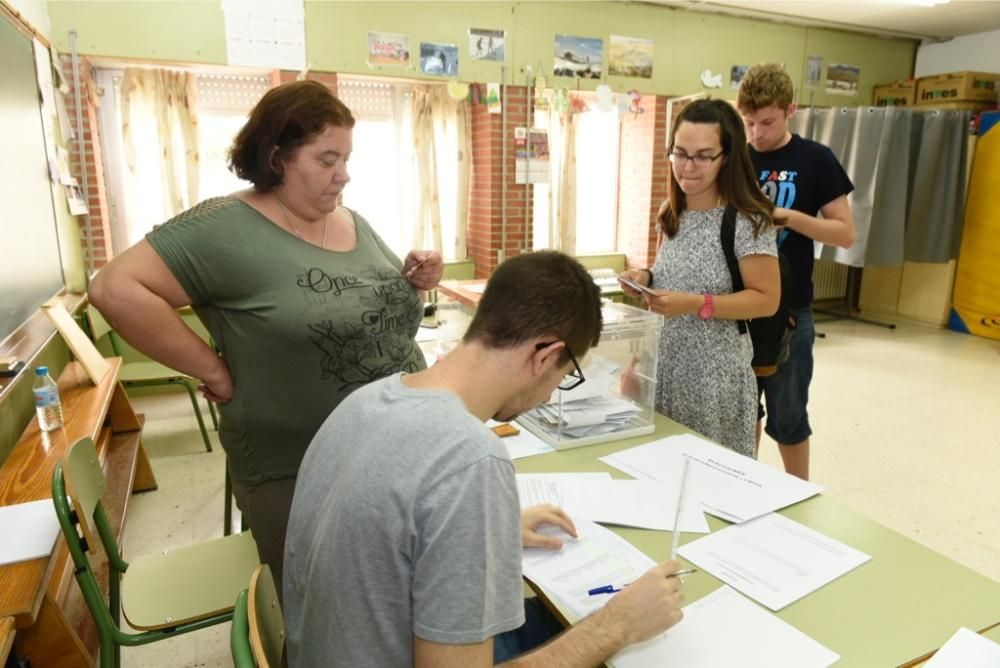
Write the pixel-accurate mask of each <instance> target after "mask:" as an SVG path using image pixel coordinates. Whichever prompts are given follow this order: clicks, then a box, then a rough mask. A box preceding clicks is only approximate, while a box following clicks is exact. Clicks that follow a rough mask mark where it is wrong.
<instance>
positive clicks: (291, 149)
mask: <svg viewBox="0 0 1000 668" xmlns="http://www.w3.org/2000/svg"><path fill="white" fill-rule="evenodd" d="M327 126H333V127H336V128H348V129H350V128H353V127H354V116H352V115H351V110H350V109H348V108H347V106H346V105H345V104H344V103H343V102H341V101H340V100H338V99H337V98H336V96H334V94H333V93H331V92H330V89H329V88H327V87H326V86H325V85H323V84H321V83H320V82H318V81H294V82H291V83H286V84H282V85H280V86H278V87H277V88H272V89H271V90H269V91H267V93H265V94H264V97H262V98H261V99H260V101H259V102H258V103H257V105H256V106H255V107H254V108H253V110H251V111H250V117H249V118H248V119H247V122H246V125H244V126H243V128H242V129H241V130H240V131H239V134H237V135H236V139H235V140H233V145H232V146H231V147H230V148H229V169H230V170H231V171H232V172H233V173H234V174H236V176H238V177H240V178H241V179H244V180H246V181H250V182H251V183H253V187H254V188H255V189H256V190H258V191H260V192H268V191H270V190H272V189H273V188H275V187H276V186H280V185H281V184H282V182H283V181H284V173H283V171H284V170H283V168H282V164H283V163H284V161H285V160H288V159H290V158H291V157H292V156H293V155H294V154H295V151H297V150H298V149H299V148H300V147H302V146H303V145H304V144H308V143H309V142H310V141H312V139H313V138H314V137H315V136H316V135H318V134H319V133H321V132H323V130H324V129H325V128H326V127H327ZM275 149H277V152H275Z"/></svg>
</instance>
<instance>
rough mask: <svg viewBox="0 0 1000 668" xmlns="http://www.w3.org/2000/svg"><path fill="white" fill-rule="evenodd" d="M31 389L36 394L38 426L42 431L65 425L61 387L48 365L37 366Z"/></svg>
mask: <svg viewBox="0 0 1000 668" xmlns="http://www.w3.org/2000/svg"><path fill="white" fill-rule="evenodd" d="M31 391H32V392H33V393H34V395H35V412H36V413H37V414H38V426H39V427H40V428H41V429H42V431H52V430H54V429H58V428H59V427H61V426H63V414H62V403H61V402H60V401H59V388H58V387H56V382H55V381H54V380H52V376H50V375H49V368H48V367H47V366H40V367H37V368H35V382H34V384H33V385H32V386H31Z"/></svg>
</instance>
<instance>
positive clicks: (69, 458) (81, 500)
mask: <svg viewBox="0 0 1000 668" xmlns="http://www.w3.org/2000/svg"><path fill="white" fill-rule="evenodd" d="M64 471H65V476H66V479H67V480H68V481H69V496H70V498H71V499H72V500H73V508H74V509H75V510H76V514H77V517H78V518H79V521H80V525H81V527H82V528H83V532H84V537H85V538H86V539H87V541H88V542H89V543H90V544H91V545H94V544H95V542H94V539H95V538H97V527H96V525H95V524H94V511H95V510H97V504H98V502H99V501H100V500H101V496H102V495H103V494H104V487H105V485H106V484H107V479H106V478H105V477H104V471H102V470H101V462H100V461H99V460H98V458H97V448H95V447H94V442H93V441H92V440H90V438H86V437H85V438H81V439H80V440H79V441H77V442H76V443H74V444H73V445H72V446H70V449H69V453H68V454H67V455H66V461H65V465H64Z"/></svg>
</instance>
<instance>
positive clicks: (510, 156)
mask: <svg viewBox="0 0 1000 668" xmlns="http://www.w3.org/2000/svg"><path fill="white" fill-rule="evenodd" d="M480 85H481V86H482V88H481V90H482V98H483V99H484V100H485V98H486V86H485V85H482V84H480ZM501 96H502V94H501ZM506 105H507V137H506V138H504V136H503V122H502V115H501V114H490V113H487V111H486V105H485V104H481V105H474V106H473V107H472V108H471V114H470V120H471V132H472V169H471V172H472V173H471V175H470V179H469V181H470V185H469V190H470V192H469V229H468V249H469V259H470V260H472V261H473V262H475V265H476V277H477V278H486V277H488V276H489V275H490V273H491V272H492V271H493V269H495V268H496V266H497V264H498V258H499V254H500V251H501V250H502V251H503V255H504V257H513V256H514V255H518V254H519V253H521V252H522V251H523V250H524V249H525V248H528V247H530V245H531V239H532V227H531V203H532V202H531V186H528V185H518V184H517V183H515V174H514V161H515V148H516V147H515V144H514V128H515V127H516V126H518V125H524V124H525V122H526V119H527V118H528V113H529V112H530V110H531V106H530V105H531V100H530V98H529V95H528V90H527V89H526V88H525V87H523V86H508V87H507V99H506ZM504 141H506V142H507V165H506V170H504V162H503V143H504ZM505 181H506V187H507V193H506V214H507V234H506V243H504V235H503V234H502V230H501V225H502V221H503V213H504V207H503V200H504V197H503V190H504V182H505Z"/></svg>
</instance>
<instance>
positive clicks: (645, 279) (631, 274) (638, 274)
mask: <svg viewBox="0 0 1000 668" xmlns="http://www.w3.org/2000/svg"><path fill="white" fill-rule="evenodd" d="M618 275H619V276H620V277H623V278H627V279H629V280H630V281H632V282H633V283H638V284H639V285H645V286H646V287H647V288H648V287H649V283H650V281H652V279H653V274H651V273H650V272H649V270H648V269H629V270H628V271H623V272H622V273H620V274H618ZM618 285H620V286H621V287H622V290H623V291H624V292H625V294H627V295H628V296H629V297H639V296H640V295H642V293H641V292H639V291H638V290H636V289H635V288H633V287H631V286H630V285H628V284H627V283H623V282H622V281H621V280H619V281H618Z"/></svg>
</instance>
